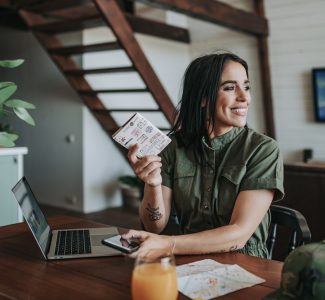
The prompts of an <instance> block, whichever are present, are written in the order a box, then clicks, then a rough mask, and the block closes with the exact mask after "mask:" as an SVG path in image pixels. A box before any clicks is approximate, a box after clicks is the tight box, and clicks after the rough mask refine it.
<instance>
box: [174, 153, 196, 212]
mask: <svg viewBox="0 0 325 300" xmlns="http://www.w3.org/2000/svg"><path fill="white" fill-rule="evenodd" d="M195 174H196V167H195V165H194V164H193V163H192V162H191V161H190V160H188V159H186V158H183V159H182V160H179V161H177V162H176V164H175V171H174V185H173V194H174V200H175V202H176V205H177V206H178V207H180V206H181V207H184V208H185V207H190V206H191V204H190V203H191V202H192V201H190V199H191V198H192V197H193V196H194V191H195V188H196V180H195V178H196V175H195Z"/></svg>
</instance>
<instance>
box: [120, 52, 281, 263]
mask: <svg viewBox="0 0 325 300" xmlns="http://www.w3.org/2000/svg"><path fill="white" fill-rule="evenodd" d="M250 102H251V95H250V83H249V80H248V66H247V63H246V62H245V61H244V60H242V59H241V58H239V57H238V56H236V55H234V54H232V53H219V54H211V55H206V56H203V57H199V58H197V59H195V60H194V61H193V62H192V63H191V64H190V65H189V67H188V68H187V70H186V72H185V76H184V82H183V95H182V98H181V102H180V107H179V111H178V115H177V119H176V122H175V126H174V128H173V130H172V135H171V137H172V142H171V143H170V144H169V145H168V147H167V148H166V149H165V150H164V151H163V152H162V153H161V156H160V157H159V156H147V157H144V158H142V159H138V158H137V156H136V153H137V149H138V147H137V145H134V146H132V147H131V148H130V150H129V153H128V157H129V160H130V162H131V164H132V167H133V169H134V172H135V173H136V175H137V176H138V177H139V178H140V179H141V180H143V181H144V182H145V190H144V198H143V201H142V203H141V207H140V210H139V213H140V218H141V220H142V222H143V225H144V227H145V229H146V230H147V231H135V230H130V231H129V232H128V233H127V234H126V235H124V238H130V237H134V238H138V239H139V240H140V242H141V245H140V248H139V250H138V251H137V252H135V253H133V254H132V255H131V256H132V257H136V256H137V255H142V256H157V255H161V254H164V253H168V252H172V253H174V254H202V253H216V252H227V251H239V252H242V253H246V254H249V255H254V256H260V257H267V248H266V239H267V235H268V228H269V224H270V213H269V206H270V204H271V202H272V201H275V200H279V199H282V197H283V163H282V159H281V155H280V152H279V148H278V145H277V143H276V142H275V141H274V140H273V139H271V138H269V137H267V136H265V135H262V134H259V133H257V132H255V131H253V130H252V129H249V128H248V127H247V125H246V118H247V111H248V107H249V104H250ZM172 205H174V207H175V209H176V214H177V218H178V220H179V224H180V228H181V231H182V233H183V234H182V235H177V236H165V235H158V234H157V233H160V232H161V231H162V230H163V229H164V228H165V226H166V224H167V222H168V218H169V215H170V213H171V207H172ZM148 231H149V232H148Z"/></svg>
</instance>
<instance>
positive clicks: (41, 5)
mask: <svg viewBox="0 0 325 300" xmlns="http://www.w3.org/2000/svg"><path fill="white" fill-rule="evenodd" d="M20 2H21V1H20ZM25 2H26V3H24V4H22V5H20V6H21V7H23V8H24V9H27V10H30V11H33V12H39V13H41V12H48V11H53V10H60V9H66V8H69V7H73V6H78V5H80V3H81V1H80V0H55V1H53V0H49V1H44V0H43V1H32V2H31V1H25ZM33 2H34V3H33Z"/></svg>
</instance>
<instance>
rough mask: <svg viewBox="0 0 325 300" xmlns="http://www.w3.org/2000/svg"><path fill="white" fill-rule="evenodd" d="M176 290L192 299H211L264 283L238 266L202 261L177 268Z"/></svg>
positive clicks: (207, 260)
mask: <svg viewBox="0 0 325 300" xmlns="http://www.w3.org/2000/svg"><path fill="white" fill-rule="evenodd" d="M176 269H177V283H178V290H179V291H180V292H181V293H183V294H184V295H185V296H187V297H189V298H191V299H194V298H199V299H200V298H201V299H205V300H208V299H212V298H216V297H219V296H222V295H225V294H228V293H231V292H234V291H237V290H240V289H243V288H246V287H250V286H253V285H256V284H260V283H262V282H265V280H264V279H262V278H260V277H257V276H255V275H254V274H252V273H250V272H248V271H246V270H245V269H243V268H241V267H240V266H238V265H224V264H220V263H218V262H216V261H214V260H212V259H204V260H200V261H196V262H194V263H189V264H186V265H181V266H178V267H177V268H176Z"/></svg>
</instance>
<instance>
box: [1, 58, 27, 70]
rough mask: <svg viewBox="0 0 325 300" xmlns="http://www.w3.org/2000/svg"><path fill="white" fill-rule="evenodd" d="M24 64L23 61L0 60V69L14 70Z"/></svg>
mask: <svg viewBox="0 0 325 300" xmlns="http://www.w3.org/2000/svg"><path fill="white" fill-rule="evenodd" d="M23 62H24V60H23V59H15V60H0V67H3V68H16V67H18V66H20V65H21V64H22V63H23Z"/></svg>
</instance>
